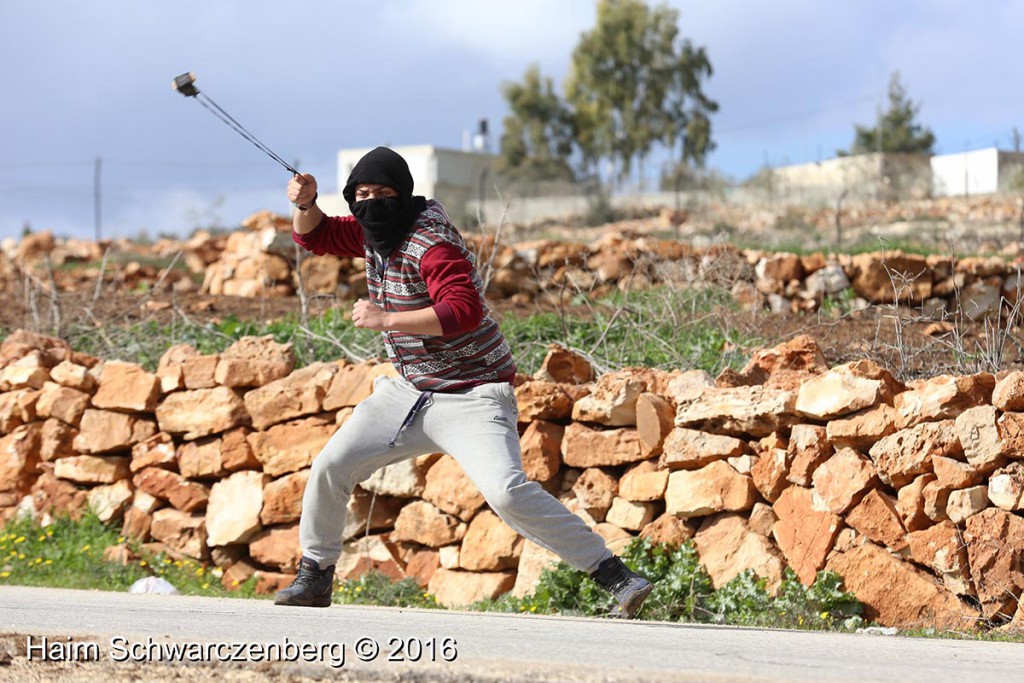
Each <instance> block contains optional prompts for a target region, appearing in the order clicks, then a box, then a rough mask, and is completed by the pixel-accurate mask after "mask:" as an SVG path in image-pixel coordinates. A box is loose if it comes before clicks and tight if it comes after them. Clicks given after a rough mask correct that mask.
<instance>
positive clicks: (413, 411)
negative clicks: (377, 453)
mask: <svg viewBox="0 0 1024 683" xmlns="http://www.w3.org/2000/svg"><path fill="white" fill-rule="evenodd" d="M433 395H434V392H433V391H424V392H423V393H421V394H420V395H419V396H418V397H417V398H416V402H415V403H413V404H412V408H410V409H409V414H408V415H406V416H405V419H404V420H403V421H402V426H401V427H399V428H398V431H397V432H395V435H394V436H393V437H391V441H388V448H394V447H395V442H396V441H398V437H400V436H401V435H402V432H404V431H405V430H406V429H407V428H408V427H409V425H411V424H412V423H413V421H414V420H415V419H416V416H417V415H418V414H419V412H420V411H421V410H423V408H424V407H425V406H426V405H427V402H428V401H429V400H430V397H431V396H433Z"/></svg>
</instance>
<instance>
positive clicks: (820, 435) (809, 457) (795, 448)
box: [786, 425, 834, 486]
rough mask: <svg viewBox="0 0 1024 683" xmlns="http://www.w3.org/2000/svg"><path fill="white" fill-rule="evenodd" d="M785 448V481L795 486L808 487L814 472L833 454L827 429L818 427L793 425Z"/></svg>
mask: <svg viewBox="0 0 1024 683" xmlns="http://www.w3.org/2000/svg"><path fill="white" fill-rule="evenodd" d="M786 448H787V453H788V455H789V471H788V473H787V474H786V479H788V480H789V482H790V483H792V484H796V485H797V486H809V485H810V484H811V476H812V475H813V474H814V470H815V469H817V468H818V466H819V465H821V464H822V463H823V462H825V461H826V460H828V459H829V458H830V457H832V454H833V452H834V449H833V446H832V444H830V443H829V438H828V432H827V429H826V428H825V427H821V426H818V425H795V426H794V427H793V430H792V431H791V432H790V435H789V444H788V445H787V447H786Z"/></svg>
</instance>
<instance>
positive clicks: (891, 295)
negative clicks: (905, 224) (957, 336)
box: [846, 251, 932, 304]
mask: <svg viewBox="0 0 1024 683" xmlns="http://www.w3.org/2000/svg"><path fill="white" fill-rule="evenodd" d="M846 270H847V274H848V275H849V276H850V284H851V285H852V286H853V289H854V290H855V291H856V292H857V294H858V295H859V296H861V297H863V298H865V299H867V300H868V301H870V302H872V303H876V304H889V303H893V302H895V301H901V302H903V301H923V300H925V299H927V298H929V297H930V296H931V295H932V272H931V269H929V268H928V264H927V262H926V261H925V258H924V257H923V256H920V255H918V254H905V253H903V252H902V251H886V252H882V253H871V254H856V255H854V256H852V257H851V258H850V267H849V268H847V269H846Z"/></svg>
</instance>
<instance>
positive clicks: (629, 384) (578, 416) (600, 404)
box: [572, 370, 647, 427]
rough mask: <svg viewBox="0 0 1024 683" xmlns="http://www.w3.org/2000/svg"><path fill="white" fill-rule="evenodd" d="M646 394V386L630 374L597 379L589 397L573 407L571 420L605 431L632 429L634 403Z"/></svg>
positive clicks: (622, 373)
mask: <svg viewBox="0 0 1024 683" xmlns="http://www.w3.org/2000/svg"><path fill="white" fill-rule="evenodd" d="M646 390H647V383H646V382H644V381H643V380H642V379H640V378H639V377H636V376H635V375H634V374H633V373H632V372H631V371H630V370H621V371H619V372H611V373H607V374H604V375H601V377H599V378H598V380H597V382H596V383H595V384H594V387H593V389H592V390H591V392H590V394H588V395H586V396H584V397H583V398H581V399H580V400H578V401H576V403H575V404H573V407H572V419H573V420H576V421H579V422H596V423H598V424H602V425H605V426H608V427H629V426H635V425H636V402H637V399H638V398H640V394H642V393H643V392H644V391H646Z"/></svg>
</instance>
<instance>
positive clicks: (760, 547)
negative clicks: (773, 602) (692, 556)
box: [693, 513, 786, 594]
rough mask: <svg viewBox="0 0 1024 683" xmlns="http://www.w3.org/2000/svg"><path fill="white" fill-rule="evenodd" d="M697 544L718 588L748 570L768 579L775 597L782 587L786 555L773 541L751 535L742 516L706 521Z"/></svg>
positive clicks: (710, 518) (698, 535) (696, 538)
mask: <svg viewBox="0 0 1024 683" xmlns="http://www.w3.org/2000/svg"><path fill="white" fill-rule="evenodd" d="M693 543H694V545H695V546H696V548H697V554H698V555H699V556H700V562H701V564H702V565H704V568H705V569H707V572H708V574H709V575H710V576H711V583H712V585H714V587H715V588H721V587H722V586H724V585H725V584H727V583H729V582H730V581H731V580H733V579H734V578H736V577H737V576H738V575H739V574H741V573H742V572H744V571H746V570H748V569H750V570H753V572H754V573H755V574H757V575H758V576H759V577H761V578H763V579H765V583H766V587H767V588H768V591H769V592H770V593H772V594H774V593H775V591H776V589H778V587H779V584H780V583H782V571H783V569H785V567H786V562H785V560H784V559H783V556H782V553H781V552H780V551H779V549H778V548H776V547H775V544H774V543H772V542H771V541H770V540H768V539H767V538H765V537H764V536H762V535H761V534H758V533H755V532H753V531H751V530H750V528H749V526H747V523H746V521H745V520H744V519H743V516H742V515H738V514H735V513H723V514H719V515H713V516H711V517H708V518H706V519H705V520H704V521H703V523H702V524H701V525H700V528H699V529H698V530H697V533H696V534H695V535H694V537H693Z"/></svg>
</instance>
